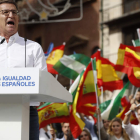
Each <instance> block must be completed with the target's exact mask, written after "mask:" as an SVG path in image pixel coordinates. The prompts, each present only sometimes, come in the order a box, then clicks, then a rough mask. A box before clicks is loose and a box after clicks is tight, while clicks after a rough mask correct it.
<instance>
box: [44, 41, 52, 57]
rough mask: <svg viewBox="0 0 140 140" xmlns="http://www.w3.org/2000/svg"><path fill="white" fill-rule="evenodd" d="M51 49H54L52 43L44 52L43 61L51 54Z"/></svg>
mask: <svg viewBox="0 0 140 140" xmlns="http://www.w3.org/2000/svg"><path fill="white" fill-rule="evenodd" d="M53 47H54V44H53V43H50V45H49V48H48V50H47V52H45V59H47V58H48V56H49V54H50V53H51V52H52V50H53Z"/></svg>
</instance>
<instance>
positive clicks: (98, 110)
mask: <svg viewBox="0 0 140 140" xmlns="http://www.w3.org/2000/svg"><path fill="white" fill-rule="evenodd" d="M96 114H97V115H99V119H100V122H101V121H102V118H101V111H100V109H99V108H97V109H96Z"/></svg>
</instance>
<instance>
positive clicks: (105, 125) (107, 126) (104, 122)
mask: <svg viewBox="0 0 140 140" xmlns="http://www.w3.org/2000/svg"><path fill="white" fill-rule="evenodd" d="M102 121H103V126H104V129H105V131H106V132H107V130H108V128H109V123H110V121H109V120H102Z"/></svg>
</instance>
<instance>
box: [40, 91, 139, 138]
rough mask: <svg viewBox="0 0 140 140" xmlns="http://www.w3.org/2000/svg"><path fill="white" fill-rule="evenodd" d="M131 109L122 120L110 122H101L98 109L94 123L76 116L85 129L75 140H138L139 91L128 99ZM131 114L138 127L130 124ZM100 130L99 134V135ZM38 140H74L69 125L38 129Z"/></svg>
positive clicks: (52, 125)
mask: <svg viewBox="0 0 140 140" xmlns="http://www.w3.org/2000/svg"><path fill="white" fill-rule="evenodd" d="M129 100H130V103H131V107H130V111H129V112H128V113H126V115H125V118H124V120H121V118H117V117H116V118H114V119H112V120H102V117H101V113H100V109H99V108H97V110H96V114H97V115H99V125H98V123H97V122H98V121H97V122H96V123H95V122H94V120H93V119H92V117H91V116H85V115H84V114H80V113H79V114H78V115H79V116H80V118H81V119H82V120H83V121H84V122H85V128H84V129H83V131H82V133H81V134H80V135H79V137H78V138H77V139H79V140H99V134H100V139H101V140H140V106H139V105H140V90H138V91H137V93H136V95H135V96H134V97H132V96H130V97H129ZM132 112H135V114H136V117H137V120H138V122H139V124H138V125H133V124H131V123H130V117H131V114H132ZM99 129H100V133H99ZM39 137H40V140H60V139H61V140H74V138H73V136H72V134H71V131H70V124H69V123H65V122H63V123H61V124H60V123H57V124H56V123H55V124H50V125H48V126H46V127H45V128H41V129H40V135H39Z"/></svg>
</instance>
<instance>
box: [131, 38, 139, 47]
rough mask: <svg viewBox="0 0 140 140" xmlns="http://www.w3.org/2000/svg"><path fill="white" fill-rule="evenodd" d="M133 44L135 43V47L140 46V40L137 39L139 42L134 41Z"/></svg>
mask: <svg viewBox="0 0 140 140" xmlns="http://www.w3.org/2000/svg"><path fill="white" fill-rule="evenodd" d="M132 43H133V45H134V47H138V46H140V40H139V39H137V40H132Z"/></svg>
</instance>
